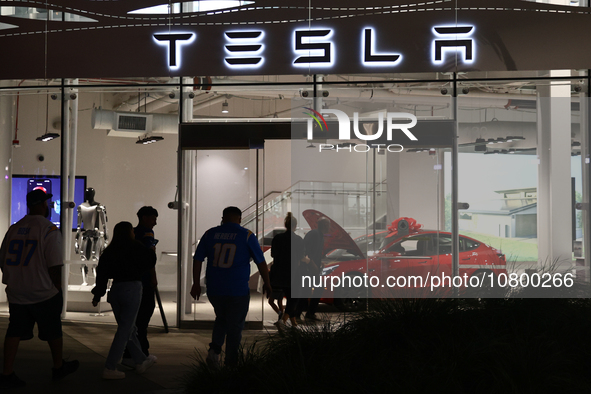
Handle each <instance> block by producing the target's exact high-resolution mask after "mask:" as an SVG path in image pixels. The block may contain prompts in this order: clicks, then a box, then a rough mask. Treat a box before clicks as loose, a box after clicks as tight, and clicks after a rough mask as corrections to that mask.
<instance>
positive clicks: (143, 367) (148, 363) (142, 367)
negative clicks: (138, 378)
mask: <svg viewBox="0 0 591 394" xmlns="http://www.w3.org/2000/svg"><path fill="white" fill-rule="evenodd" d="M156 360H157V358H156V356H153V355H149V356H148V358H146V359H145V360H144V362H143V363H141V364H138V365H136V366H135V372H137V373H144V372H146V370H147V369H148V368H150V367H151V366H152V365H154V363H155V362H156Z"/></svg>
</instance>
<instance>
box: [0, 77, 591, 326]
mask: <svg viewBox="0 0 591 394" xmlns="http://www.w3.org/2000/svg"><path fill="white" fill-rule="evenodd" d="M522 74H523V75H521V74H517V73H516V74H514V75H513V76H512V75H511V74H510V73H509V74H508V73H502V74H498V75H496V74H494V75H493V74H489V75H486V76H484V75H483V74H482V73H474V74H473V75H472V74H470V73H468V74H462V75H461V78H460V79H457V78H456V76H455V75H450V74H445V75H443V74H424V75H404V74H375V75H373V74H371V75H367V76H364V75H361V76H359V75H351V76H343V75H324V76H322V78H318V76H306V77H299V76H284V77H271V76H268V77H241V78H236V77H219V78H189V79H187V78H185V79H183V80H182V81H180V80H179V79H121V80H77V81H66V82H67V83H65V84H64V86H61V82H51V83H46V82H45V81H30V80H26V81H4V82H3V84H2V90H1V91H0V100H1V103H0V104H1V105H2V111H3V114H7V113H8V114H12V115H9V116H7V117H6V118H7V119H10V120H11V121H12V122H11V123H10V122H7V123H6V124H5V125H3V126H1V127H2V128H3V130H2V133H3V137H4V140H10V141H13V140H14V141H18V142H13V143H12V144H10V146H8V147H6V146H5V145H4V146H3V148H2V149H3V151H2V152H3V153H2V166H3V167H5V178H4V179H3V186H2V190H1V192H2V193H3V194H2V195H6V196H8V195H10V193H11V192H12V195H11V197H10V199H3V201H11V204H10V205H11V209H10V210H9V209H8V208H9V207H8V206H7V207H6V209H5V211H7V212H8V211H10V212H11V218H7V221H8V220H10V223H13V222H15V221H16V220H18V219H19V218H18V217H17V216H19V215H22V212H20V211H19V210H18V209H17V208H18V207H17V208H15V205H16V206H18V204H19V201H20V200H22V193H24V192H23V190H25V189H26V187H27V186H26V182H28V181H29V179H31V180H35V179H36V180H44V179H46V180H48V181H50V183H51V185H52V186H51V187H52V188H54V189H55V190H57V189H59V190H60V193H72V194H71V195H67V197H64V198H61V197H60V201H59V204H57V205H56V213H57V212H58V210H59V211H60V212H69V214H68V215H69V216H67V215H64V214H63V216H60V215H59V214H58V215H57V219H56V220H60V221H61V220H68V222H70V221H72V226H71V227H72V229H71V230H70V229H69V227H70V226H67V227H68V231H67V232H64V234H70V235H69V236H68V237H66V238H67V239H68V240H69V241H68V242H69V246H68V250H69V255H67V258H66V260H67V261H68V264H69V271H68V283H69V285H70V289H69V290H70V291H69V293H68V307H67V308H66V309H67V311H66V315H65V316H66V318H68V319H76V320H77V319H84V320H88V319H90V320H96V321H101V322H104V321H107V322H114V320H113V318H112V316H109V311H108V308H107V305H108V304H107V303H101V310H98V309H93V308H92V306H91V305H90V296H89V294H88V291H89V290H90V288H91V286H92V284H93V283H94V278H93V273H92V268H93V264H92V261H88V262H83V261H82V259H81V256H80V253H76V250H75V238H76V220H77V211H76V207H77V206H79V205H80V204H81V203H82V202H84V197H80V196H79V195H78V194H76V193H79V192H77V188H79V187H82V188H83V189H84V188H93V189H94V190H95V193H96V194H95V199H96V201H99V202H100V203H101V204H102V205H104V207H105V208H106V212H107V219H108V221H107V234H108V233H109V232H110V231H112V228H113V226H114V225H115V224H116V223H117V222H119V221H123V220H126V221H130V222H132V223H133V224H136V223H137V217H136V216H135V214H136V212H137V210H138V209H139V208H140V207H142V206H144V205H151V206H154V207H155V208H156V209H157V210H158V211H159V217H158V225H157V226H156V227H155V229H154V230H155V234H156V238H157V239H159V240H160V242H159V244H158V246H157V253H158V265H157V267H158V268H157V272H158V277H159V289H160V295H161V299H162V303H163V305H162V308H163V310H164V311H165V312H166V314H165V317H166V320H167V322H168V324H171V325H179V324H180V325H183V326H194V327H199V326H201V325H207V324H210V323H211V321H212V319H213V314H212V309H211V306H210V304H209V303H208V302H207V295H206V294H205V295H203V296H202V297H201V298H200V300H199V301H194V300H193V299H192V298H191V297H190V296H189V289H190V286H191V281H192V277H191V269H192V266H191V264H192V254H193V252H194V250H195V247H196V244H197V242H198V241H199V238H200V237H201V235H202V234H203V232H204V231H205V230H206V229H208V228H210V227H213V226H215V225H217V224H219V220H220V216H221V210H222V209H223V208H224V207H225V206H229V205H235V206H238V207H239V208H241V209H242V210H243V212H244V214H243V225H244V226H245V227H247V228H249V229H250V230H251V231H253V232H255V233H256V234H257V235H258V237H259V241H260V243H261V245H262V246H263V248H264V249H265V251H266V256H267V261H268V262H270V261H271V260H272V259H271V258H270V256H269V255H268V250H267V249H268V248H269V246H270V241H271V239H272V238H273V236H274V235H276V234H277V233H278V232H279V231H282V229H283V218H284V217H285V215H286V213H287V212H292V213H293V214H294V216H295V217H296V218H297V219H298V222H299V226H298V229H297V233H298V234H300V235H301V236H304V235H305V234H306V233H307V232H309V231H310V230H311V229H313V228H315V226H316V224H315V222H314V221H313V220H312V219H310V218H312V217H313V215H312V213H318V215H322V216H325V217H327V218H329V219H331V220H332V222H334V223H335V225H338V228H340V229H341V230H342V232H343V236H344V235H346V236H347V237H348V238H349V240H352V242H353V244H355V245H357V247H343V246H342V245H338V247H335V248H334V249H332V250H329V251H327V252H330V253H328V256H327V261H326V263H327V264H328V265H327V266H329V267H335V265H338V266H339V267H340V268H339V267H337V268H334V270H333V272H334V273H336V272H341V271H342V272H343V273H344V274H348V273H351V272H352V270H353V268H347V270H345V268H346V267H352V266H353V263H352V262H357V263H356V264H358V265H357V266H355V268H354V269H355V270H356V271H357V273H359V274H365V275H367V276H368V277H372V276H375V275H377V274H376V272H379V274H380V275H381V276H382V277H383V276H400V275H411V274H413V275H414V274H416V275H418V276H422V277H425V276H426V275H427V274H429V275H433V274H436V273H439V274H441V273H445V274H447V273H449V274H450V275H451V274H452V273H453V269H454V267H456V268H457V269H458V270H459V272H457V273H459V274H460V275H462V274H463V273H464V272H468V273H469V275H474V274H475V273H476V272H477V271H479V270H480V271H481V272H479V275H484V276H486V275H487V274H488V269H490V270H492V271H494V270H496V269H497V268H498V267H489V268H486V267H485V266H486V265H487V264H486V263H485V262H483V261H479V258H478V256H476V255H475V254H474V251H475V250H476V249H477V248H478V247H480V245H481V244H482V245H485V246H487V247H489V248H490V250H495V251H497V252H498V253H497V252H495V254H497V257H498V256H500V255H502V256H503V259H505V261H506V268H505V269H506V271H507V273H511V272H515V273H518V274H521V273H532V272H536V271H537V272H542V271H544V270H547V269H549V267H550V268H552V269H554V268H555V269H557V270H560V272H569V273H572V274H573V275H574V277H575V278H576V279H577V280H582V281H588V280H589V260H588V258H587V256H586V251H587V250H589V234H588V231H587V230H586V229H588V226H589V221H588V201H589V171H588V166H589V133H588V114H589V110H588V108H589V106H588V104H587V95H588V93H587V90H588V76H586V75H576V76H574V72H572V74H573V75H571V73H569V74H568V76H567V77H565V76H564V75H556V74H555V73H550V72H548V73H541V74H540V73H538V74H537V76H536V75H533V73H522ZM501 77H502V78H507V79H506V80H502V79H500V78H501ZM314 81H316V83H314ZM66 85H68V86H66ZM69 85H73V86H69ZM76 85H77V86H76ZM454 91H457V98H455V99H454ZM314 93H316V94H317V95H318V96H317V100H312V98H313V97H314ZM64 98H65V100H63V99H64ZM310 102H311V104H310ZM62 103H65V105H62ZM306 107H307V108H312V109H315V110H317V111H319V112H322V113H324V114H325V115H326V120H327V122H328V127H329V128H330V127H332V125H333V123H330V122H331V121H333V122H334V121H336V117H335V116H336V115H334V114H332V115H331V114H328V113H325V112H323V111H325V110H331V109H332V110H340V111H342V112H343V113H346V114H347V115H348V116H351V117H352V116H353V114H354V113H355V112H357V113H358V114H359V117H360V119H361V121H360V122H361V123H363V122H364V120H367V119H378V116H379V114H380V113H382V114H384V116H387V113H388V112H396V113H406V114H412V115H414V116H415V117H416V119H417V122H418V123H417V124H418V125H419V126H417V130H418V129H420V128H421V127H423V126H421V125H425V124H429V125H432V130H431V134H429V132H426V133H427V134H424V135H425V136H427V137H419V141H418V142H413V141H410V140H408V139H407V138H406V137H405V136H404V135H403V134H402V133H401V134H400V137H401V139H400V140H398V141H394V142H395V143H399V145H401V146H402V147H403V149H401V150H400V151H397V149H396V151H389V150H387V149H383V148H382V149H381V150H380V149H379V148H378V147H376V146H372V143H371V142H369V141H367V140H363V139H361V138H351V139H350V140H347V141H339V139H338V138H327V139H323V138H316V136H315V137H314V138H311V139H308V138H302V139H296V140H294V139H292V140H291V141H290V140H288V139H275V138H272V137H271V138H266V139H264V140H262V141H261V140H257V139H256V138H255V139H253V141H252V144H251V145H250V146H247V147H242V148H241V149H236V148H234V147H230V148H229V147H228V146H225V145H224V144H223V143H222V144H219V145H217V146H214V145H211V146H208V147H206V148H197V147H191V146H183V145H182V143H181V142H180V140H179V134H178V129H179V123H181V122H180V121H179V119H180V118H181V114H182V118H183V119H184V122H182V123H190V124H193V125H208V124H216V125H223V124H226V125H227V127H228V128H229V129H232V128H235V127H236V125H237V124H240V125H245V124H248V123H249V122H251V123H252V122H254V121H255V120H256V121H260V120H267V121H268V123H276V124H284V125H287V126H286V127H288V128H290V127H291V123H292V121H293V119H295V118H296V115H293V114H294V113H295V112H297V111H298V110H301V109H302V108H306ZM226 111H227V112H226ZM297 116H299V117H301V116H306V115H302V113H298V115H297ZM369 123H372V122H369V121H368V124H367V125H362V128H363V127H365V129H364V130H365V131H364V132H363V133H362V134H363V135H364V136H368V135H372V134H373V133H375V132H376V130H374V129H372V127H374V126H375V127H377V126H376V124H375V121H374V122H373V123H374V124H373V125H370V124H369ZM15 130H16V132H15ZM195 130H196V131H195V133H199V128H197V129H195ZM64 131H66V134H64ZM398 132H399V129H398ZM448 132H449V133H451V134H447V133H448ZM51 133H54V134H59V137H58V138H55V139H53V140H49V141H46V142H43V141H37V138H38V137H42V136H44V135H46V134H51ZM288 133H289V131H288ZM352 133H353V130H352ZM454 133H455V134H454ZM442 135H445V136H451V137H452V138H448V139H447V140H445V141H441V140H439V139H437V136H442ZM454 135H457V138H455V139H454V138H453V136H454ZM150 137H162V139H160V138H157V139H155V140H154V141H156V142H154V143H147V142H149V140H150V139H151V138H150ZM431 137H432V138H431ZM195 138H197V139H199V138H200V137H199V135H198V134H197V137H195ZM208 138H209V137H208ZM40 139H42V138H40ZM444 139H445V138H444ZM142 142H146V143H142ZM365 146H366V147H367V148H366V147H365ZM6 148H8V149H6ZM179 152H180V153H179ZM67 158H68V159H67ZM68 179H70V180H74V179H75V182H74V187H73V188H72V190H71V191H70V190H69V189H64V188H63V187H62V186H63V182H64V180H66V181H67V180H68ZM19 182H20V183H19ZM23 182H24V183H23ZM79 184H80V185H82V186H79ZM23 185H24V186H23ZM71 185H72V182H71V181H70V186H71ZM23 188H25V189H23ZM55 190H53V194H56V193H55ZM15 193H16V194H18V193H20V195H16V194H15ZM81 198H82V200H81ZM19 199H20V200H19ZM56 202H58V201H56ZM67 202H72V203H73V204H72V205H73V206H74V208H68V204H67ZM6 205H9V204H8V203H6ZM21 205H22V202H21ZM21 208H22V206H21ZM15 209H16V210H15ZM399 218H408V219H406V220H407V221H409V222H410V220H411V219H412V220H414V221H416V224H413V225H412V226H413V228H418V227H417V226H418V225H422V230H424V231H423V232H422V233H421V234H422V235H421V236H418V237H415V238H413V237H412V234H410V235H409V236H408V237H405V238H404V239H400V240H398V241H396V242H390V241H391V240H392V235H391V234H392V233H393V232H395V231H393V230H392V229H390V230H389V227H391V228H392V226H393V222H396V220H397V219H399ZM399 224H400V221H398V222H396V223H395V225H396V226H398V225H399ZM62 228H64V226H62ZM334 228H335V229H336V228H337V227H336V226H335V227H334ZM396 230H398V229H397V228H396ZM339 231H340V230H339ZM389 235H390V237H389ZM349 240H348V242H349ZM401 250H404V251H403V252H401ZM491 253H492V252H491ZM416 257H420V259H417V258H416ZM419 260H420V261H419ZM497 262H498V261H497ZM376 264H377V265H376ZM499 264H500V263H499ZM462 265H463V266H464V268H462ZM493 265H495V264H493ZM85 266H86V270H85ZM468 266H470V267H471V268H470V269H471V270H470V271H466V270H467V269H468V268H466V267H468ZM339 269H340V270H341V271H339ZM494 272H496V271H494ZM252 274H253V275H252V279H251V283H250V287H251V289H252V297H251V307H250V313H249V316H248V319H247V321H248V324H249V326H250V327H253V328H256V327H261V325H263V324H264V323H265V322H266V321H271V320H273V319H274V315H273V313H274V312H272V310H271V309H270V307H269V306H268V305H267V303H266V301H263V297H262V296H261V294H260V292H259V289H260V283H259V279H258V273H257V272H256V268H255V267H254V266H253V268H252ZM85 276H86V277H87V279H86V282H87V285H84V282H85V279H84V277H85ZM402 287H405V286H402ZM406 287H408V286H406ZM364 291H365V293H363V292H361V293H358V294H353V293H347V294H345V296H343V297H339V296H335V294H334V293H333V294H330V293H326V294H323V299H324V301H326V302H327V303H328V304H335V305H336V306H339V307H341V309H344V310H347V309H351V308H356V307H359V305H360V304H361V306H363V301H362V300H363V299H365V298H367V297H368V296H369V297H383V296H388V293H383V292H382V290H380V289H377V290H376V289H373V288H366V289H365V290H364ZM371 291H373V292H374V294H369V292H371ZM3 295H4V293H3V292H2V296H3ZM360 300H361V301H360ZM2 301H4V303H2V304H0V308H1V309H0V310H1V311H4V312H6V311H7V305H6V303H5V300H2ZM152 323H153V324H157V325H161V324H164V322H163V319H162V318H161V317H160V314H159V313H158V311H157V312H156V313H155V314H154V318H153V321H152Z"/></svg>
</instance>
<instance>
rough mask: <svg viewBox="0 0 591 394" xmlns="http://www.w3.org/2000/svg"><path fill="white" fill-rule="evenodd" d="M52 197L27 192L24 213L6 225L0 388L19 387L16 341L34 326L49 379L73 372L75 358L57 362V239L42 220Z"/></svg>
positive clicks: (1, 258)
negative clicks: (45, 350)
mask: <svg viewBox="0 0 591 394" xmlns="http://www.w3.org/2000/svg"><path fill="white" fill-rule="evenodd" d="M52 196H53V195H52V194H46V193H45V192H44V191H43V190H39V189H37V190H33V191H31V192H29V193H28V194H27V207H28V208H29V214H28V215H27V216H25V217H24V218H22V219H21V220H19V221H18V222H17V223H15V224H13V225H12V226H10V228H9V229H8V232H7V233H6V236H5V237H4V240H3V241H2V247H1V248H0V269H1V270H2V274H3V275H2V283H4V284H6V295H7V297H8V307H9V311H10V322H9V324H8V329H7V330H6V337H5V338H4V368H3V371H2V375H0V389H2V388H14V387H22V386H25V382H24V381H22V380H21V379H19V378H18V377H17V376H16V375H15V373H14V371H13V365H14V360H15V358H16V353H17V350H18V346H19V343H20V341H21V340H27V339H31V338H33V327H34V326H35V323H37V327H38V329H39V339H41V340H42V341H47V343H48V344H49V348H50V350H51V356H52V359H53V369H52V375H53V377H52V378H53V380H54V381H55V380H61V379H62V378H64V377H65V376H66V375H68V374H71V373H72V372H75V371H76V370H77V369H78V365H79V363H78V360H72V361H66V360H63V359H62V350H63V340H62V323H61V312H62V305H63V298H62V285H61V272H62V266H63V258H62V236H61V233H60V231H59V229H58V228H57V227H56V226H55V225H54V224H53V223H51V222H50V221H49V220H47V217H49V206H48V204H47V200H48V199H50V198H51V197H52Z"/></svg>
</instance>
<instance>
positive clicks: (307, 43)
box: [153, 25, 475, 70]
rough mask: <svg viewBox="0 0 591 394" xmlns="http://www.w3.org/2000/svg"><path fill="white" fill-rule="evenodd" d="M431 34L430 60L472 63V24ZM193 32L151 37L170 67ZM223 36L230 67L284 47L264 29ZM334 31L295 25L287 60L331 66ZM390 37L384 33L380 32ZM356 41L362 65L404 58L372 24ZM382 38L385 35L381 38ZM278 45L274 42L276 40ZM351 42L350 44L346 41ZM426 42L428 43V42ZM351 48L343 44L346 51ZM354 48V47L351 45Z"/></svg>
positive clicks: (252, 63) (251, 63)
mask: <svg viewBox="0 0 591 394" xmlns="http://www.w3.org/2000/svg"><path fill="white" fill-rule="evenodd" d="M432 32H433V35H434V38H433V36H432V38H431V41H430V43H431V48H432V50H431V56H432V59H431V61H432V64H434V65H436V66H438V65H443V64H444V62H445V58H446V57H447V56H448V55H453V56H455V55H456V53H459V54H460V59H459V60H460V61H461V62H463V63H473V62H474V59H475V44H474V40H473V39H472V38H471V35H472V33H473V32H474V26H470V25H466V26H435V27H433V28H432ZM196 36H197V34H196V33H192V32H174V33H159V34H153V39H154V41H155V42H156V43H157V44H159V45H163V46H165V47H166V48H167V65H168V68H169V69H171V70H177V69H179V68H180V66H181V59H182V56H181V52H184V50H182V47H187V46H189V45H190V44H192V43H193V42H194V41H195V40H196ZM223 36H224V38H225V40H226V42H225V43H223V44H222V45H221V49H222V48H223V50H224V51H225V56H224V57H223V60H224V63H225V65H226V67H229V68H232V69H249V68H250V69H252V68H258V67H261V66H262V65H263V64H264V63H265V56H267V57H272V58H276V57H277V56H278V54H277V53H274V51H276V50H279V53H281V51H285V50H284V49H283V47H282V48H280V49H279V48H271V49H267V48H265V42H264V39H265V31H264V30H238V31H237V30H231V31H225V32H224V33H223ZM335 36H336V31H335V29H331V28H317V29H297V30H294V31H293V33H292V38H291V40H292V43H291V44H292V45H291V48H292V56H293V57H292V59H293V60H291V61H290V62H291V63H290V64H291V65H292V66H293V67H298V68H308V67H315V68H318V67H320V68H331V67H333V66H334V64H335V61H336V59H337V56H338V53H337V44H336V43H335ZM381 36H382V39H384V37H386V38H389V36H388V35H387V34H382V35H381ZM359 37H360V40H359V41H358V45H359V46H358V51H359V53H360V56H359V61H360V63H361V64H362V65H363V66H364V67H396V66H397V65H399V64H400V63H401V62H402V60H403V55H402V54H401V53H396V52H391V50H390V51H388V50H386V51H385V50H384V47H392V46H393V47H395V43H394V44H392V43H390V42H382V43H380V42H379V41H378V37H380V35H379V32H377V31H376V29H374V28H371V27H366V28H363V29H361V31H360V35H359ZM384 40H385V39H384ZM275 45H277V44H275ZM349 45H350V44H349ZM427 45H428V44H427ZM350 49H351V48H346V50H347V51H349V50H350ZM353 49H355V48H353Z"/></svg>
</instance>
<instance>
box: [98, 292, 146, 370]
mask: <svg viewBox="0 0 591 394" xmlns="http://www.w3.org/2000/svg"><path fill="white" fill-rule="evenodd" d="M141 299H142V282H140V281H134V282H119V283H114V284H113V286H111V290H110V291H109V296H108V301H109V303H110V304H111V307H112V308H113V315H115V319H116V320H117V332H116V333H115V338H113V343H111V349H110V350H109V355H108V356H107V362H106V363H105V367H106V368H107V369H111V370H113V369H117V364H118V363H119V360H121V356H123V351H124V350H125V346H127V348H128V349H129V352H130V354H131V358H132V359H133V361H134V362H135V363H136V364H141V363H143V362H144V361H145V360H146V355H145V354H144V353H143V352H142V348H141V346H140V343H139V341H138V339H137V328H136V327H135V318H136V317H137V311H138V309H139V307H140V301H141Z"/></svg>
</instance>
